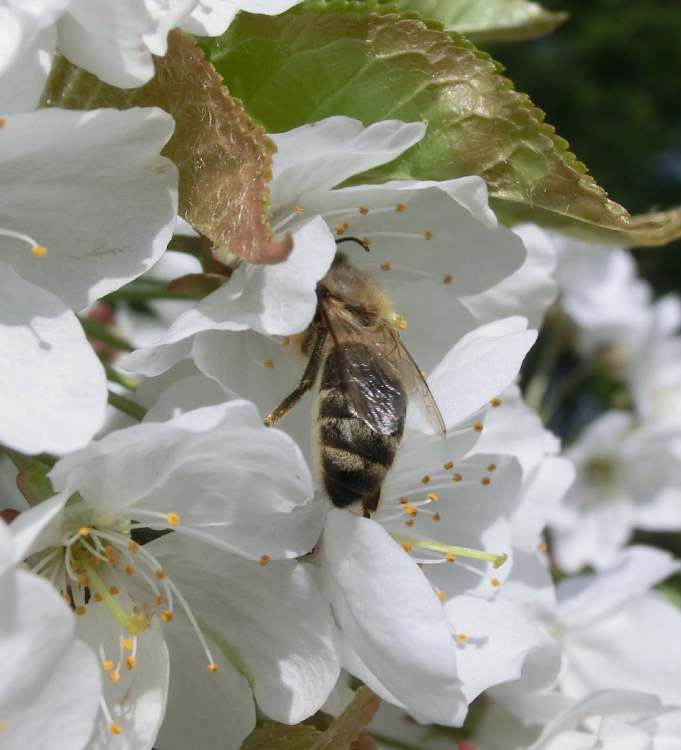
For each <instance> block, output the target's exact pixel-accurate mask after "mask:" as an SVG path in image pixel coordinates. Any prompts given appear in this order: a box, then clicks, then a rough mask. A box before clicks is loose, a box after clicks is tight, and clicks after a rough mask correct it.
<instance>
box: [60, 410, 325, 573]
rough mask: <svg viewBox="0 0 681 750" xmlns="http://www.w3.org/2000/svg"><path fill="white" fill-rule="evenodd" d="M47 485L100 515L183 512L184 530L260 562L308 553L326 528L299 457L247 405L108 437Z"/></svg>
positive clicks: (68, 462) (64, 465)
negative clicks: (265, 557)
mask: <svg viewBox="0 0 681 750" xmlns="http://www.w3.org/2000/svg"><path fill="white" fill-rule="evenodd" d="M50 478H51V479H52V481H53V483H54V485H55V487H59V488H62V489H63V490H64V491H66V492H68V493H73V492H75V491H80V492H81V494H82V495H83V497H84V498H85V499H86V500H87V502H88V503H90V504H91V505H93V506H95V507H96V508H98V509H100V510H110V511H115V510H116V509H119V508H123V507H127V506H130V505H135V504H136V505H138V506H139V507H140V509H145V510H153V511H159V512H160V513H161V514H165V513H168V512H170V511H174V512H177V513H179V514H180V516H181V526H180V527H178V531H183V530H185V531H187V533H191V532H192V530H200V531H201V532H202V534H204V535H206V536H208V537H210V539H211V540H212V541H213V543H215V544H219V545H222V546H224V547H225V548H227V549H231V550H233V551H235V552H239V553H240V554H244V555H246V556H249V557H252V558H255V559H258V558H260V556H261V555H263V554H267V555H269V556H270V557H273V558H274V557H294V556H297V555H300V554H305V553H306V552H309V550H310V549H311V548H312V547H313V545H314V544H315V542H316V540H317V538H318V536H319V533H320V531H321V525H322V523H323V512H324V504H323V503H322V502H321V501H320V500H316V501H315V500H313V494H314V488H313V485H312V478H311V476H310V473H309V470H308V468H307V465H306V463H305V460H304V458H303V456H302V454H301V453H300V450H299V449H298V447H297V446H296V445H295V443H294V442H293V441H292V440H291V438H289V437H288V436H287V435H286V434H284V433H283V432H281V431H279V430H276V429H270V428H267V427H264V426H263V424H262V421H261V418H260V416H259V415H258V413H257V411H256V410H255V408H254V407H253V405H252V404H249V403H248V402H246V401H231V402H229V403H226V404H220V405H217V406H208V407H204V408H202V409H196V410H194V411H192V412H187V413H185V414H182V415H181V416H179V417H177V418H175V419H173V420H170V421H168V422H158V423H153V422H151V423H145V424H140V425H134V426H132V427H128V428H125V429H123V430H119V431H117V432H113V433H110V434H109V435H107V436H106V437H104V438H102V439H101V440H99V441H96V442H93V443H92V444H91V445H90V446H88V447H87V448H86V449H84V450H82V451H80V452H79V453H77V454H74V455H72V456H69V457H67V458H65V459H62V460H61V461H60V462H58V463H57V465H56V466H55V468H54V469H53V470H52V472H51V474H50ZM131 513H132V514H133V515H134V511H131ZM140 516H141V512H140ZM149 523H151V524H153V523H154V521H153V519H152V520H151V521H150V522H149ZM161 523H163V519H161Z"/></svg>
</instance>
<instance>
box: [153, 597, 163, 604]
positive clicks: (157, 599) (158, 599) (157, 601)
mask: <svg viewBox="0 0 681 750" xmlns="http://www.w3.org/2000/svg"><path fill="white" fill-rule="evenodd" d="M154 602H155V603H156V604H158V605H159V607H160V606H161V604H163V597H162V596H161V595H160V594H156V596H155V597H154Z"/></svg>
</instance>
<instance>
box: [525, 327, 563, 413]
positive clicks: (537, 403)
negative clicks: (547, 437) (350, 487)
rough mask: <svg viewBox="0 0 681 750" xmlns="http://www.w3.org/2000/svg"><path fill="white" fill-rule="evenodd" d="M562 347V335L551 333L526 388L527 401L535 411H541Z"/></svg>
mask: <svg viewBox="0 0 681 750" xmlns="http://www.w3.org/2000/svg"><path fill="white" fill-rule="evenodd" d="M562 349H563V344H562V341H561V339H560V337H559V336H556V335H555V334H554V335H553V336H551V335H549V338H548V340H547V342H546V344H545V345H544V348H543V349H542V351H541V352H540V354H539V361H538V363H537V369H536V370H535V372H534V374H533V375H532V378H531V379H530V382H529V383H528V385H527V388H526V390H525V403H526V404H527V405H528V406H529V407H531V408H532V409H534V410H535V411H539V409H540V407H541V404H542V402H543V401H544V397H545V396H546V391H547V389H548V387H549V383H550V381H551V372H552V371H553V366H554V365H555V364H556V360H557V359H558V355H559V354H560V353H561V351H562Z"/></svg>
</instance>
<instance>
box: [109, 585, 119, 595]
mask: <svg viewBox="0 0 681 750" xmlns="http://www.w3.org/2000/svg"><path fill="white" fill-rule="evenodd" d="M109 593H110V594H111V596H116V594H117V593H118V586H111V587H110V588H109Z"/></svg>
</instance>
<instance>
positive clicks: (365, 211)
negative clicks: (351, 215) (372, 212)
mask: <svg viewBox="0 0 681 750" xmlns="http://www.w3.org/2000/svg"><path fill="white" fill-rule="evenodd" d="M357 210H358V211H359V212H360V213H361V214H362V216H366V215H367V214H368V213H369V206H360V207H359V208H358V209H357Z"/></svg>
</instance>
